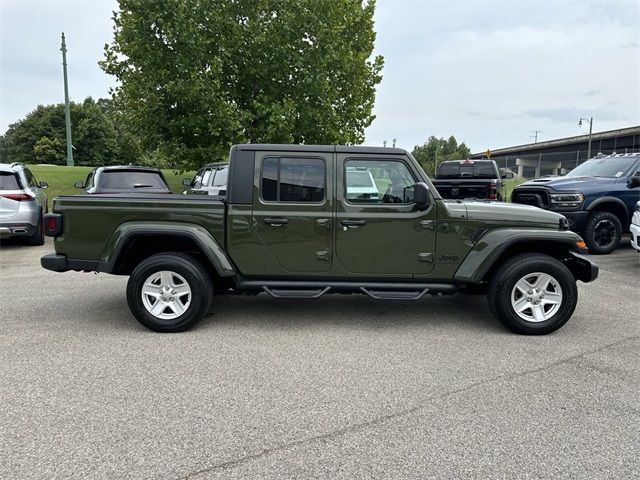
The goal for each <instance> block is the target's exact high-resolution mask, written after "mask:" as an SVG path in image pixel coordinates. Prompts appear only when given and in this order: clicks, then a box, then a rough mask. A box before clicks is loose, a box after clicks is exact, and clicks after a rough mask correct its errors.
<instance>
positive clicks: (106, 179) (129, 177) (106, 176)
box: [100, 170, 167, 190]
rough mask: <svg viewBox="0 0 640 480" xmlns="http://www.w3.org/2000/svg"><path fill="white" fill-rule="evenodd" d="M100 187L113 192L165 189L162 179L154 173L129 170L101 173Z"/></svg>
mask: <svg viewBox="0 0 640 480" xmlns="http://www.w3.org/2000/svg"><path fill="white" fill-rule="evenodd" d="M100 187H101V188H104V189H113V190H129V189H138V188H162V189H167V186H166V185H165V183H164V181H163V180H162V177H160V174H158V173H156V172H141V171H131V170H113V171H110V172H102V175H101V176H100Z"/></svg>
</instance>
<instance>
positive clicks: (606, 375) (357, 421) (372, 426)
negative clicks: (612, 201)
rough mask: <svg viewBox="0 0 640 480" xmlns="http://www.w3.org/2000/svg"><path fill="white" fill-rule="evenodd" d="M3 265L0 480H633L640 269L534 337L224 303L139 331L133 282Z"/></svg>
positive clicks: (466, 317) (476, 303)
mask: <svg viewBox="0 0 640 480" xmlns="http://www.w3.org/2000/svg"><path fill="white" fill-rule="evenodd" d="M52 250H53V248H52V245H51V243H50V240H49V239H48V240H47V244H46V245H45V246H44V247H25V246H21V245H18V244H15V243H7V242H4V243H3V244H2V245H1V246H0V292H1V293H0V295H1V298H2V300H1V302H2V307H1V309H0V314H1V318H2V321H1V325H2V329H1V331H0V336H1V341H0V381H1V388H0V478H6V479H14V478H92V479H97V478H99V479H119V478H123V479H124V478H127V479H131V478H136V479H137V478H154V479H155V478H157V479H179V478H188V479H198V480H200V479H210V478H260V479H263V478H264V479H271V478H283V479H290V478H330V479H351V478H388V479H397V478H461V477H463V478H509V479H512V478H554V479H558V478H616V479H619V478H638V477H639V476H640V455H639V454H638V452H640V306H639V301H638V298H639V294H640V291H639V288H638V282H639V280H640V255H639V254H637V253H636V252H634V251H633V250H632V249H631V248H630V247H629V245H628V242H627V243H626V245H625V248H622V249H620V250H618V251H617V252H616V253H615V254H613V255H610V256H606V257H597V259H596V260H597V263H598V264H599V265H600V266H601V272H600V278H599V279H598V280H597V281H596V282H594V283H592V284H580V286H579V294H580V301H579V304H578V308H577V310H576V312H575V314H574V316H573V318H572V319H571V320H570V321H569V323H568V324H567V325H565V327H563V328H562V329H561V330H559V331H558V332H556V333H554V334H552V335H548V336H544V337H523V336H517V335H514V334H511V333H509V332H507V331H506V330H504V329H503V328H502V327H501V326H500V325H499V324H498V323H497V322H496V321H495V320H493V319H492V318H491V316H490V314H489V310H488V307H487V306H486V301H485V298H484V297H482V296H460V295H455V296H451V297H442V298H426V299H423V300H421V301H419V302H376V301H374V300H370V299H368V298H365V297H364V296H327V297H324V298H321V299H319V300H297V301H291V300H287V301H278V300H274V299H271V298H268V297H266V296H265V295H260V296H258V297H255V298H250V297H247V298H245V297H219V298H217V299H216V301H215V302H214V307H213V311H212V314H211V315H210V316H209V317H207V318H206V319H205V321H204V322H203V323H202V324H201V325H200V326H199V328H197V329H195V330H193V331H190V332H186V333H182V334H172V335H168V334H156V333H152V332H149V331H147V330H145V329H144V328H143V327H141V326H140V325H139V324H138V323H137V322H136V321H135V320H134V319H133V317H132V316H131V315H130V313H129V310H128V308H127V304H126V301H125V296H124V290H125V284H126V279H125V278H117V277H111V276H108V275H103V274H102V275H94V274H82V273H66V274H56V273H52V272H48V271H45V270H43V269H41V268H40V266H39V257H40V256H41V255H43V254H45V253H49V252H51V251H52Z"/></svg>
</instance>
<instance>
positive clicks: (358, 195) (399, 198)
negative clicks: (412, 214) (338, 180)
mask: <svg viewBox="0 0 640 480" xmlns="http://www.w3.org/2000/svg"><path fill="white" fill-rule="evenodd" d="M414 183H415V179H414V178H413V175H411V172H410V171H409V169H408V168H407V166H406V165H405V164H404V163H402V162H398V161H384V160H349V161H347V162H346V163H345V190H346V191H345V197H346V199H347V200H348V201H349V202H351V203H411V202H413V184H414Z"/></svg>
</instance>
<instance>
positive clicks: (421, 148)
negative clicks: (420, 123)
mask: <svg viewBox="0 0 640 480" xmlns="http://www.w3.org/2000/svg"><path fill="white" fill-rule="evenodd" d="M411 153H412V155H413V156H414V157H415V159H416V160H417V161H418V162H419V163H420V165H422V168H423V169H424V171H425V172H427V174H428V175H430V176H434V175H435V171H436V168H437V165H439V164H440V162H442V161H444V160H458V159H465V158H468V157H469V155H471V150H470V149H469V147H467V146H466V145H465V143H464V142H462V143H458V142H457V140H456V137H454V136H453V135H452V136H450V137H449V138H448V139H447V140H445V139H444V138H436V137H434V136H431V137H429V139H428V140H427V142H426V143H425V144H424V145H416V146H415V147H413V152H411Z"/></svg>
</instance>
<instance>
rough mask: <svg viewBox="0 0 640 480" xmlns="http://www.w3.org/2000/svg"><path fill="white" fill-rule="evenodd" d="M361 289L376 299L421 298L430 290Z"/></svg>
mask: <svg viewBox="0 0 640 480" xmlns="http://www.w3.org/2000/svg"><path fill="white" fill-rule="evenodd" d="M360 291H362V292H363V293H366V294H367V295H368V296H370V297H371V298H373V299H374V300H420V299H421V298H422V297H424V296H425V295H426V294H427V292H428V291H429V289H428V288H424V289H422V290H388V291H384V290H370V289H368V288H365V287H360Z"/></svg>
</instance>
